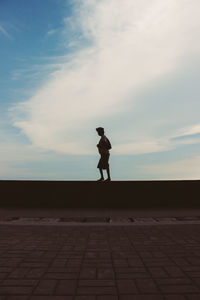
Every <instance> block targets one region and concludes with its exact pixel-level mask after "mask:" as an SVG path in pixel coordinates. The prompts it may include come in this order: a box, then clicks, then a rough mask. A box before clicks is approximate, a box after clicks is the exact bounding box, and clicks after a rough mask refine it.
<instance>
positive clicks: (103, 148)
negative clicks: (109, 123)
mask: <svg viewBox="0 0 200 300" xmlns="http://www.w3.org/2000/svg"><path fill="white" fill-rule="evenodd" d="M96 131H97V133H98V135H99V136H101V139H100V141H99V143H98V144H97V148H98V150H99V154H100V155H101V157H100V160H99V163H98V165H97V168H98V169H99V171H100V174H101V178H100V179H99V180H97V181H111V178H110V168H109V163H108V160H109V156H110V153H109V150H110V149H111V144H110V141H109V140H108V138H107V137H106V136H105V135H104V128H102V127H98V128H96ZM103 169H105V170H106V171H107V176H108V178H107V179H106V180H104V176H103Z"/></svg>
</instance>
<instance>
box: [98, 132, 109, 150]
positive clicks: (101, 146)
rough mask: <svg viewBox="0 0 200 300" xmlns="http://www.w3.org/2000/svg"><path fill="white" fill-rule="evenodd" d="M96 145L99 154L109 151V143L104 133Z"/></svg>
mask: <svg viewBox="0 0 200 300" xmlns="http://www.w3.org/2000/svg"><path fill="white" fill-rule="evenodd" d="M97 147H98V150H99V153H100V154H108V153H109V149H111V144H110V141H109V140H108V138H107V137H106V136H105V135H102V137H101V138H100V141H99V143H98V145H97Z"/></svg>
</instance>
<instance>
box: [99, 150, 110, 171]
mask: <svg viewBox="0 0 200 300" xmlns="http://www.w3.org/2000/svg"><path fill="white" fill-rule="evenodd" d="M109 157H110V153H103V154H101V158H100V160H99V163H98V165H97V168H99V169H108V168H109V163H108V160H109Z"/></svg>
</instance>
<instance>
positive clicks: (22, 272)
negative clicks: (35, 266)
mask: <svg viewBox="0 0 200 300" xmlns="http://www.w3.org/2000/svg"><path fill="white" fill-rule="evenodd" d="M28 271H29V269H28V268H21V267H19V268H17V269H15V270H14V271H13V272H11V273H10V274H9V278H18V279H21V278H25V277H26V274H27V273H28Z"/></svg>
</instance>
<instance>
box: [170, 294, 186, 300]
mask: <svg viewBox="0 0 200 300" xmlns="http://www.w3.org/2000/svg"><path fill="white" fill-rule="evenodd" d="M165 300H186V298H185V296H184V295H165Z"/></svg>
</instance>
